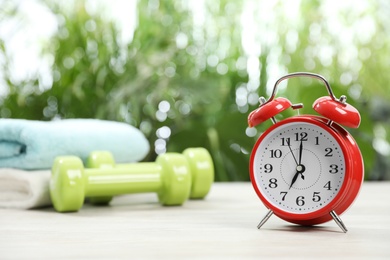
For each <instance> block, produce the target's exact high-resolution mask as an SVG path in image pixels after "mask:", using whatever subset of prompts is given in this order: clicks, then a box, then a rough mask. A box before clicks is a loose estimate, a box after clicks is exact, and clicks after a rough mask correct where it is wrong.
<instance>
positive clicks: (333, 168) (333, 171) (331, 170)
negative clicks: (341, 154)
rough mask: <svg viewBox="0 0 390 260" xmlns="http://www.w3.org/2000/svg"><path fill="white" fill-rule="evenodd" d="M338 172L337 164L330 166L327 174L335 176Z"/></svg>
mask: <svg viewBox="0 0 390 260" xmlns="http://www.w3.org/2000/svg"><path fill="white" fill-rule="evenodd" d="M338 172H339V166H338V165H337V164H331V165H330V170H329V173H332V174H336V173H338Z"/></svg>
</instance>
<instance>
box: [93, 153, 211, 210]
mask: <svg viewBox="0 0 390 260" xmlns="http://www.w3.org/2000/svg"><path fill="white" fill-rule="evenodd" d="M183 155H184V156H185V157H186V158H187V160H188V162H189V166H190V172H191V192H190V198H191V199H202V198H204V197H205V196H206V195H207V193H208V192H209V190H210V187H211V184H212V182H213V180H214V171H213V170H212V169H213V167H212V161H211V156H210V154H209V152H208V151H207V150H206V149H204V148H188V149H186V150H185V151H184V152H183ZM136 165H137V164H136V163H128V164H115V163H114V159H113V157H112V155H111V154H110V153H109V152H106V151H95V152H92V153H91V155H90V156H89V157H88V160H87V168H98V169H104V168H107V167H109V168H111V167H115V168H125V169H129V170H130V171H134V169H135V168H134V166H136ZM143 165H146V164H145V163H143ZM210 167H211V170H210ZM89 199H90V202H91V203H93V204H107V203H108V202H110V200H111V199H112V197H109V196H106V197H92V198H89Z"/></svg>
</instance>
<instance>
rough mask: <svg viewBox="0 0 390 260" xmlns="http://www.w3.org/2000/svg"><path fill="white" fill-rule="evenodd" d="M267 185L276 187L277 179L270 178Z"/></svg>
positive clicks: (272, 187)
mask: <svg viewBox="0 0 390 260" xmlns="http://www.w3.org/2000/svg"><path fill="white" fill-rule="evenodd" d="M268 187H270V188H271V189H275V188H276V187H278V180H277V179H275V178H271V179H270V180H269V184H268Z"/></svg>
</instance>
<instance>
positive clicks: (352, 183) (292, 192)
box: [248, 73, 364, 232]
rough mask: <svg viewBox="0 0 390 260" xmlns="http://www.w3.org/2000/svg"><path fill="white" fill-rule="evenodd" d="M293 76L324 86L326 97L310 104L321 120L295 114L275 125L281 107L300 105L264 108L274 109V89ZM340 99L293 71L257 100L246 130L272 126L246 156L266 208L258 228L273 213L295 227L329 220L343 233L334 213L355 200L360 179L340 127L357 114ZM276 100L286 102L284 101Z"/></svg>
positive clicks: (353, 122) (353, 146)
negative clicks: (265, 123)
mask: <svg viewBox="0 0 390 260" xmlns="http://www.w3.org/2000/svg"><path fill="white" fill-rule="evenodd" d="M297 76H309V77H313V78H318V79H321V80H322V81H324V82H325V85H326V87H327V89H328V92H329V97H323V98H319V99H318V100H316V101H315V102H314V104H313V108H314V109H315V110H316V111H317V112H318V113H320V114H321V115H322V116H316V115H302V116H299V115H298V116H293V117H290V118H287V119H284V120H282V121H280V122H276V120H275V119H274V118H273V116H274V115H275V111H276V110H278V109H279V110H280V109H281V107H285V108H286V109H287V108H288V107H293V108H300V107H302V105H292V104H291V103H290V104H289V105H283V106H281V105H279V108H277V109H272V108H270V106H271V107H272V106H273V105H270V104H276V105H278V104H277V103H278V102H279V101H278V100H280V99H275V100H274V99H273V98H274V96H275V94H276V86H277V85H278V84H279V83H280V82H281V81H282V80H284V79H287V78H291V77H297ZM345 99H346V98H345V97H342V98H340V100H337V99H336V98H334V96H333V93H332V91H331V88H330V86H329V84H328V83H327V81H326V80H325V79H324V78H323V77H322V76H319V75H317V74H311V73H293V74H289V75H287V76H284V77H282V78H281V79H279V80H278V81H277V83H276V84H275V88H274V92H273V94H272V96H271V98H270V99H269V100H268V101H267V102H264V99H263V102H262V103H263V104H261V105H260V107H259V108H258V109H257V110H255V111H253V112H252V113H251V114H250V115H249V118H248V121H249V122H248V123H249V125H250V126H253V125H256V124H257V123H261V122H263V121H264V120H265V119H266V118H269V119H272V120H273V122H274V125H272V126H271V127H270V128H269V129H267V130H266V131H265V132H264V133H263V134H262V135H261V136H260V137H259V139H258V140H257V142H256V144H255V146H254V148H253V150H252V153H251V158H250V178H251V181H252V184H253V187H254V189H255V191H256V193H257V195H258V196H259V198H260V199H261V201H262V202H263V203H264V205H265V206H266V207H267V208H268V209H269V212H268V214H267V215H266V216H265V217H264V219H263V220H262V221H261V222H260V224H259V226H258V228H260V227H261V226H262V225H263V224H264V223H265V222H266V221H267V220H268V218H269V217H270V216H271V215H272V214H275V215H276V216H278V217H280V218H281V219H284V220H286V221H288V222H291V223H295V224H300V225H316V224H321V223H324V222H327V221H329V220H332V219H334V220H335V221H336V223H337V224H338V225H339V226H340V228H341V229H342V230H343V231H344V232H346V231H347V228H346V227H345V225H344V223H343V222H342V221H341V219H340V217H339V215H340V214H342V213H343V212H345V211H346V210H347V209H348V207H349V206H350V205H351V204H352V203H353V201H354V200H355V198H356V197H357V195H358V193H359V190H360V187H361V184H362V182H363V179H364V166H363V158H362V155H361V152H360V150H359V147H358V145H357V143H356V142H355V140H354V139H353V137H352V136H351V135H350V134H349V133H348V132H347V131H346V130H345V129H344V128H343V127H342V126H341V125H340V124H344V125H346V126H348V127H358V126H359V124H360V115H359V113H358V111H357V110H356V109H355V108H353V107H352V106H350V105H349V104H347V103H346V102H345ZM282 102H283V104H288V102H286V101H285V100H284V99H283V100H282ZM262 107H265V109H264V110H263V109H262ZM269 111H271V112H269ZM324 113H325V116H324V115H323V114H324ZM259 118H260V120H259Z"/></svg>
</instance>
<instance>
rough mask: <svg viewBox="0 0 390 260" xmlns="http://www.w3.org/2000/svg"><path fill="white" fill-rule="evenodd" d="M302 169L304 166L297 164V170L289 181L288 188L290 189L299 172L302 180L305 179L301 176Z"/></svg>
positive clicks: (303, 169)
mask: <svg viewBox="0 0 390 260" xmlns="http://www.w3.org/2000/svg"><path fill="white" fill-rule="evenodd" d="M304 171H305V166H303V165H298V166H297V172H296V173H295V175H294V177H293V179H292V181H291V184H290V187H289V188H288V189H291V187H292V186H293V184H294V183H295V182H296V181H297V179H298V176H299V174H300V175H301V178H302V180H304V179H305V176H303V174H302V173H303V172H304Z"/></svg>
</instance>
